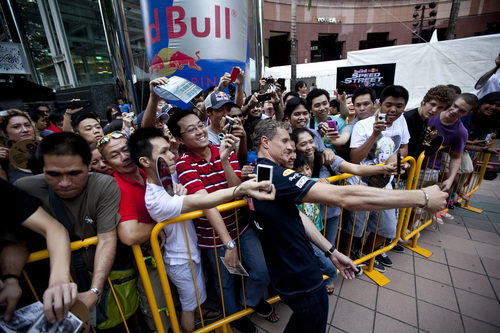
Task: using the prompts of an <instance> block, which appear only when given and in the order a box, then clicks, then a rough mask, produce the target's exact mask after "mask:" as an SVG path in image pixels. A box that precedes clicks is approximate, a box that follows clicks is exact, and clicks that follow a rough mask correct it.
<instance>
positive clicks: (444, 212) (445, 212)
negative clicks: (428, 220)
mask: <svg viewBox="0 0 500 333" xmlns="http://www.w3.org/2000/svg"><path fill="white" fill-rule="evenodd" d="M439 214H440V215H441V217H442V218H444V219H447V220H453V219H454V218H455V217H454V216H453V215H451V214H450V213H448V212H447V211H445V210H442V211H440V212H439Z"/></svg>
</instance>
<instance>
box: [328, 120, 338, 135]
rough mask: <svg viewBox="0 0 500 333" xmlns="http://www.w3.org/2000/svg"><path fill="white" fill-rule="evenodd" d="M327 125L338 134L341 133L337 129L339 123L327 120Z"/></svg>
mask: <svg viewBox="0 0 500 333" xmlns="http://www.w3.org/2000/svg"><path fill="white" fill-rule="evenodd" d="M326 123H327V124H328V128H333V129H334V130H336V131H337V132H338V131H339V130H338V128H337V121H335V120H327V121H326Z"/></svg>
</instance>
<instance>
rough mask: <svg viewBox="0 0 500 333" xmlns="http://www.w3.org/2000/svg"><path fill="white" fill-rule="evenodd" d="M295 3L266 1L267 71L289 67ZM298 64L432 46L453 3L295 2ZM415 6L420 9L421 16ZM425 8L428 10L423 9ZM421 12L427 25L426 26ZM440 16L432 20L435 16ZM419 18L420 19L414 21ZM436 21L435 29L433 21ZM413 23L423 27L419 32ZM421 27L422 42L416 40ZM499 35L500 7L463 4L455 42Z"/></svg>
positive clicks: (481, 1)
mask: <svg viewBox="0 0 500 333" xmlns="http://www.w3.org/2000/svg"><path fill="white" fill-rule="evenodd" d="M290 2H291V1H290V0H266V1H264V26H263V33H264V39H265V45H266V48H265V58H266V66H269V67H272V66H278V65H288V64H290V60H289V49H290V32H291V5H290ZM296 3H297V10H296V13H297V14H296V15H297V19H296V22H297V23H296V27H297V28H296V29H297V63H299V64H300V63H307V62H316V61H326V60H338V59H343V58H345V57H346V56H347V52H349V51H356V50H360V49H367V48H375V47H383V46H392V45H402V44H411V43H415V42H422V41H423V40H426V41H428V40H429V39H430V37H431V35H432V31H433V30H434V29H437V32H438V37H439V40H443V39H445V32H446V29H447V28H448V24H449V17H450V11H451V6H452V1H451V0H444V1H443V0H442V1H435V6H432V5H431V7H434V8H429V5H430V2H423V1H418V0H388V1H373V0H355V1H333V0H313V1H311V4H312V6H311V8H308V0H296ZM416 5H420V8H419V9H418V10H417V9H416V8H415V6H416ZM424 7H425V8H424ZM422 9H423V14H424V19H423V20H422ZM433 10H434V11H435V13H433V14H435V16H430V15H429V14H430V13H431V12H432V11H433ZM415 13H417V14H418V16H417V17H414V14H415ZM432 19H434V20H435V22H431V23H434V24H432V25H431V24H429V21H430V20H432ZM414 22H417V23H418V25H417V26H414ZM421 23H423V24H422V32H421V36H422V39H419V38H417V35H416V34H414V32H416V33H417V34H418V33H419V32H420V24H421ZM492 33H500V1H497V0H467V1H464V0H462V1H460V9H459V12H458V19H457V24H456V29H455V34H454V36H455V38H464V37H473V36H479V35H484V34H492Z"/></svg>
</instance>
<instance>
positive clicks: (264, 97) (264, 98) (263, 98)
mask: <svg viewBox="0 0 500 333" xmlns="http://www.w3.org/2000/svg"><path fill="white" fill-rule="evenodd" d="M270 99H271V94H269V93H264V94H258V95H257V100H258V101H259V102H264V101H268V100H270Z"/></svg>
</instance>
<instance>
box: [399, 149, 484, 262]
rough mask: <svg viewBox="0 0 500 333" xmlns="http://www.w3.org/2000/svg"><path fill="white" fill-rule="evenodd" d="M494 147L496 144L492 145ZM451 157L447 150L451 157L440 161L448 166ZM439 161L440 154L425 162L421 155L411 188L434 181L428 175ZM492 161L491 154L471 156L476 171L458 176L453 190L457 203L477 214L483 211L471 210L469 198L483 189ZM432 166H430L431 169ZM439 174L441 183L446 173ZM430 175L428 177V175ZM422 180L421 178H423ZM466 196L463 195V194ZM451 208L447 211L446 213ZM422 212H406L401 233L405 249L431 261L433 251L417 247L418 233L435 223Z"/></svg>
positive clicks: (473, 208)
mask: <svg viewBox="0 0 500 333" xmlns="http://www.w3.org/2000/svg"><path fill="white" fill-rule="evenodd" d="M492 145H493V144H492ZM446 149H447V148H445V147H441V148H440V150H446ZM449 156H451V154H450V153H449V151H448V155H447V157H446V158H443V160H442V161H441V162H442V163H441V165H442V166H443V165H446V164H447V163H448V161H447V160H446V159H447V158H449ZM437 158H438V152H436V153H435V155H434V158H433V159H432V158H429V159H426V156H425V152H422V153H421V154H420V156H419V158H418V160H417V166H416V170H415V178H414V180H413V186H412V189H416V188H417V187H419V188H421V187H423V186H426V185H428V184H426V182H428V181H429V180H430V178H431V174H430V173H428V172H427V170H429V169H430V170H431V172H432V170H434V166H435V164H436V161H437ZM489 158H490V154H489V153H474V155H473V156H472V161H473V166H474V170H473V172H472V173H469V174H465V173H464V174H459V175H458V182H457V183H458V184H457V186H456V189H455V191H452V195H453V196H456V197H457V201H458V202H460V203H462V202H464V205H463V206H462V208H464V209H467V210H470V211H474V212H476V213H482V210H481V209H477V208H475V207H471V206H470V205H469V201H470V197H471V196H472V194H473V193H474V192H476V191H477V190H478V189H479V187H480V186H481V182H482V180H483V177H484V173H485V172H486V168H487V164H488V161H489ZM424 162H425V166H424V168H423V172H421V171H422V166H423V164H424ZM429 165H431V167H430V168H429ZM436 172H439V174H440V176H439V178H440V179H439V181H442V180H443V178H444V176H445V172H444V171H440V170H436ZM427 175H428V176H427ZM420 178H422V179H420ZM462 193H463V194H462ZM461 195H462V196H467V197H468V200H464V199H463V198H462V197H460V196H461ZM453 199H454V198H449V200H450V201H453ZM447 210H448V209H445V211H447ZM422 215H423V213H422V212H420V211H419V210H418V209H417V210H415V211H413V209H412V208H409V209H408V210H407V213H406V216H405V218H404V221H403V226H402V232H401V240H402V241H403V242H404V243H402V245H403V246H405V247H406V248H408V249H410V250H412V251H414V252H416V253H418V254H420V255H422V256H424V257H426V258H428V257H430V256H431V255H432V252H431V251H429V250H427V249H424V248H423V247H421V246H419V245H418V244H417V241H418V235H419V233H420V232H421V231H422V230H423V229H425V228H427V227H428V226H429V225H431V224H432V216H429V215H428V214H425V215H424V216H423V217H422Z"/></svg>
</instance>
